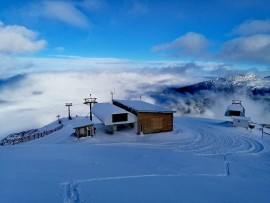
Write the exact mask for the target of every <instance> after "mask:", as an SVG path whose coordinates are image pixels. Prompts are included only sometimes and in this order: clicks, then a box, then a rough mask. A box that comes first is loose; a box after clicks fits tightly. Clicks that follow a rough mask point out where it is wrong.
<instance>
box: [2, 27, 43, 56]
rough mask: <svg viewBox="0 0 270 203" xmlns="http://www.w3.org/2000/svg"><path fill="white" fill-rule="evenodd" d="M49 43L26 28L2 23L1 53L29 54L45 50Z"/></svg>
mask: <svg viewBox="0 0 270 203" xmlns="http://www.w3.org/2000/svg"><path fill="white" fill-rule="evenodd" d="M46 44H47V42H46V41H45V40H43V39H38V33H37V32H35V31H32V30H29V29H27V28H26V27H24V26H18V25H4V23H2V22H0V53H8V54H9V53H11V54H13V53H15V54H18V53H27V52H36V51H39V50H41V49H43V48H44V47H45V46H46Z"/></svg>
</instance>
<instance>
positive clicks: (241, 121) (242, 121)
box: [231, 116, 251, 128]
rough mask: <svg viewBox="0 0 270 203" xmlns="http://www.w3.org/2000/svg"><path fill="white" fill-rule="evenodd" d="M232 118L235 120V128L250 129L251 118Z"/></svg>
mask: <svg viewBox="0 0 270 203" xmlns="http://www.w3.org/2000/svg"><path fill="white" fill-rule="evenodd" d="M231 118H232V119H233V127H243V128H248V127H249V124H250V122H251V119H250V117H243V116H232V117H231Z"/></svg>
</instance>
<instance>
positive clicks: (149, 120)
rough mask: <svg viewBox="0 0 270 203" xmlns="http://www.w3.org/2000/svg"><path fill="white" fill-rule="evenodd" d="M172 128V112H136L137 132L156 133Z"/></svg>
mask: <svg viewBox="0 0 270 203" xmlns="http://www.w3.org/2000/svg"><path fill="white" fill-rule="evenodd" d="M172 130H173V113H148V112H140V113H138V125H137V133H138V134H139V133H141V132H143V133H144V134H148V133H158V132H169V131H172Z"/></svg>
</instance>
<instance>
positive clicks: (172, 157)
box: [0, 117, 270, 202]
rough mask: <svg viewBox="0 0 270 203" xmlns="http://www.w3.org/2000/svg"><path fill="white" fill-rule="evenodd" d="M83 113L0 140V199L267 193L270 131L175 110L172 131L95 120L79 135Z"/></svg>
mask: <svg viewBox="0 0 270 203" xmlns="http://www.w3.org/2000/svg"><path fill="white" fill-rule="evenodd" d="M85 119H86V118H81V117H78V118H74V119H73V120H71V121H69V120H66V119H63V123H64V127H63V128H62V129H61V130H59V131H56V132H54V133H52V134H51V135H47V136H45V137H43V138H39V139H35V140H32V141H29V142H24V143H22V144H18V145H12V146H3V147H1V148H0V202H269V201H270V190H269V188H270V173H269V171H270V135H269V136H268V135H265V136H264V137H263V139H261V131H260V130H258V129H253V130H252V131H248V130H246V129H243V128H235V127H231V123H230V122H228V121H220V120H211V119H202V118H188V117H182V118H180V117H179V118H178V117H176V118H175V119H174V131H173V132H169V133H159V134H149V135H143V136H137V135H136V134H135V131H134V129H122V130H120V131H118V132H115V133H114V134H113V135H110V134H107V133H105V130H104V129H103V126H102V125H101V124H96V128H97V135H96V136H95V137H93V138H91V137H87V138H81V139H80V140H78V139H77V138H75V137H74V136H72V133H73V132H74V130H73V126H74V125H77V124H78V123H80V122H82V121H83V120H85ZM51 125H55V123H52V124H51ZM49 127H50V125H49V126H46V127H45V128H49Z"/></svg>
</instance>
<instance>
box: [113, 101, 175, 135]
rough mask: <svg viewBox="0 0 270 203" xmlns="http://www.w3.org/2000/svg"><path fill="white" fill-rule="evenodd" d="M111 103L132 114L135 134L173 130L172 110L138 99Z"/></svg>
mask: <svg viewBox="0 0 270 203" xmlns="http://www.w3.org/2000/svg"><path fill="white" fill-rule="evenodd" d="M113 104H114V105H116V106H118V107H120V108H123V109H125V110H127V111H128V112H130V113H132V114H134V115H135V116H136V118H137V122H136V123H135V127H136V131H137V134H141V133H143V134H148V133H159V132H169V131H172V130H173V113H174V111H172V110H169V109H167V108H164V107H161V106H158V105H154V104H150V103H147V102H143V101H138V100H113Z"/></svg>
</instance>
